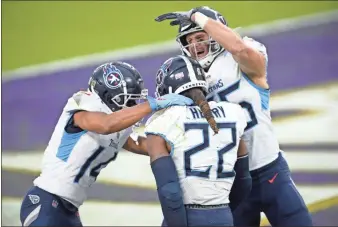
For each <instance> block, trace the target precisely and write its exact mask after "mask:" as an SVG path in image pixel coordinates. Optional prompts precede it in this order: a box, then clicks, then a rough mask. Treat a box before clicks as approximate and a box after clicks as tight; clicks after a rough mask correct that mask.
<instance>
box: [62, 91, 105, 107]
mask: <svg viewBox="0 0 338 227" xmlns="http://www.w3.org/2000/svg"><path fill="white" fill-rule="evenodd" d="M104 107H106V105H105V104H104V103H102V101H101V99H100V97H99V96H98V95H97V94H96V93H93V92H89V91H79V92H77V93H75V94H74V95H73V96H72V97H71V98H69V99H68V102H67V104H66V106H65V108H64V110H65V111H67V112H74V111H78V110H84V111H98V112H107V109H109V108H108V107H106V108H104Z"/></svg>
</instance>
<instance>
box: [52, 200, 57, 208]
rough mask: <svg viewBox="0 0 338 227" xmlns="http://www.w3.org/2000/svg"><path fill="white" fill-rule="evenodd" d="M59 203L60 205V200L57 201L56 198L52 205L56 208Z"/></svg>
mask: <svg viewBox="0 0 338 227" xmlns="http://www.w3.org/2000/svg"><path fill="white" fill-rule="evenodd" d="M58 205H59V203H58V201H56V200H53V202H52V206H53V207H54V208H57V207H58Z"/></svg>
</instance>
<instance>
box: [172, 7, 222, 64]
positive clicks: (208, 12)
mask: <svg viewBox="0 0 338 227" xmlns="http://www.w3.org/2000/svg"><path fill="white" fill-rule="evenodd" d="M197 12H200V13H202V14H204V15H205V16H207V17H209V18H212V19H214V20H216V21H219V22H221V23H222V24H224V25H225V26H228V24H227V21H226V20H225V19H224V17H223V16H222V15H221V14H220V13H219V12H217V11H215V10H214V9H211V8H210V7H207V6H203V7H199V8H197ZM200 31H203V29H202V28H201V27H200V26H198V25H197V24H195V23H186V24H180V25H179V31H178V35H177V36H176V41H177V42H178V43H179V45H180V48H181V51H182V54H183V55H185V56H189V57H191V54H190V52H189V50H188V48H189V46H190V45H194V44H188V42H187V35H189V34H192V33H195V32H200ZM198 43H205V44H207V45H208V46H209V52H208V53H207V55H206V56H204V57H202V58H200V59H197V60H198V62H199V63H200V65H201V66H202V67H203V68H208V67H209V66H210V65H211V63H212V62H213V61H214V59H215V58H216V57H217V56H218V55H219V54H220V53H222V52H223V51H224V48H223V47H222V46H221V45H219V44H218V43H217V42H216V41H215V40H213V39H212V38H211V37H210V36H209V39H208V40H203V41H200V42H198ZM195 51H196V50H195ZM196 52H197V51H196Z"/></svg>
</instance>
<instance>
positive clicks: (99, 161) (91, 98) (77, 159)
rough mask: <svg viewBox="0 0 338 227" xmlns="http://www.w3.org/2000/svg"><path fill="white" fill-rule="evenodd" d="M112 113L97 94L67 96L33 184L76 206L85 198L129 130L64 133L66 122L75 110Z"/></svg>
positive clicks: (120, 146)
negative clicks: (101, 132) (111, 132)
mask: <svg viewBox="0 0 338 227" xmlns="http://www.w3.org/2000/svg"><path fill="white" fill-rule="evenodd" d="M80 110H85V111H96V112H104V113H107V114H109V113H111V110H110V109H109V108H108V107H107V106H106V105H105V104H104V103H103V102H102V101H101V99H100V98H99V96H98V95H97V94H96V93H91V92H83V91H81V92H78V93H76V94H74V95H73V96H72V97H71V98H69V99H68V102H67V104H66V106H65V107H64V109H63V112H62V114H61V116H60V118H59V121H58V123H57V124H56V127H55V129H54V132H53V135H52V137H51V139H50V141H49V144H48V146H47V148H46V150H45V153H44V156H43V161H42V170H41V174H40V176H39V177H38V178H36V179H35V180H34V185H35V186H38V187H39V188H42V189H44V190H46V191H48V192H50V193H52V194H55V195H58V196H60V197H62V198H63V199H65V200H67V201H69V202H71V203H72V204H74V205H75V206H77V207H79V206H80V205H82V203H83V202H84V200H85V199H86V198H87V195H86V190H87V188H88V187H90V186H91V184H92V183H94V182H95V180H96V177H97V176H98V175H99V173H100V170H101V169H103V168H104V167H106V166H107V165H108V163H109V162H111V161H113V160H115V158H116V156H117V152H118V151H119V150H120V149H121V148H122V147H123V145H124V144H125V142H126V141H127V139H128V136H129V134H130V133H131V130H129V129H126V130H122V131H120V132H117V133H113V134H109V135H101V134H97V133H94V132H89V131H85V130H84V131H80V130H78V132H75V133H67V132H66V131H65V127H66V125H68V123H69V122H70V121H72V119H73V118H72V115H73V113H75V112H76V111H80Z"/></svg>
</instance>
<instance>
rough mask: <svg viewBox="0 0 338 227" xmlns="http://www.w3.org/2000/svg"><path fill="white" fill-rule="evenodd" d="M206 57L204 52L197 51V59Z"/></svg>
mask: <svg viewBox="0 0 338 227" xmlns="http://www.w3.org/2000/svg"><path fill="white" fill-rule="evenodd" d="M205 55H206V51H205V50H198V51H197V57H198V58H202V57H204V56H205Z"/></svg>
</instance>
